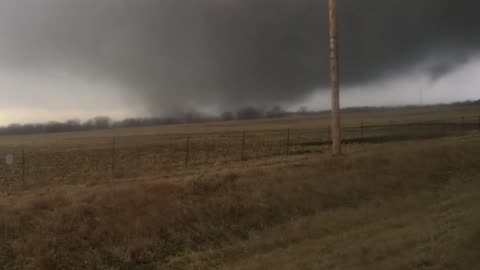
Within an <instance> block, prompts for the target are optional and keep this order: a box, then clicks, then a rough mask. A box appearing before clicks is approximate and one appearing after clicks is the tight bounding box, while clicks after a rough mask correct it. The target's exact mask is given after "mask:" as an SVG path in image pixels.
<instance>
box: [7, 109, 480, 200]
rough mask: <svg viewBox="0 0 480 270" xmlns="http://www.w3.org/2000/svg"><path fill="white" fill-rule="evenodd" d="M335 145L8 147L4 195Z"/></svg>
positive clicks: (185, 141) (292, 139) (244, 137)
mask: <svg viewBox="0 0 480 270" xmlns="http://www.w3.org/2000/svg"><path fill="white" fill-rule="evenodd" d="M472 131H480V116H479V117H460V118H451V119H444V120H434V121H426V122H411V123H405V122H398V123H396V122H390V123H388V124H384V125H376V124H374V125H369V124H368V122H366V121H362V122H361V123H360V125H356V126H346V127H344V128H343V133H344V140H343V143H344V144H375V143H385V142H393V141H404V140H419V139H431V138H439V137H447V136H455V135H462V134H466V133H469V132H472ZM330 145H331V140H330V128H329V127H326V128H303V129H293V128H287V129H282V130H278V129H277V130H262V131H229V132H220V133H219V132H214V133H202V134H185V135H136V136H123V137H120V136H119V137H113V138H106V137H98V138H77V139H75V138H73V139H68V140H65V141H62V142H59V143H58V144H48V145H43V146H10V147H2V148H0V158H1V159H3V160H1V159H0V190H2V191H9V190H23V189H28V188H32V187H37V186H44V185H47V184H52V183H59V184H94V183H99V182H109V181H119V180H122V179H132V178H139V177H154V176H174V175H177V174H181V173H183V172H185V171H186V170H191V169H193V168H199V167H203V166H228V163H232V162H242V161H249V160H258V159H262V158H269V157H279V156H291V155H299V154H308V153H319V152H322V151H326V150H328V149H329V147H330Z"/></svg>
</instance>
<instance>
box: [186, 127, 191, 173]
mask: <svg viewBox="0 0 480 270" xmlns="http://www.w3.org/2000/svg"><path fill="white" fill-rule="evenodd" d="M189 161H190V135H189V136H187V142H186V145H185V168H188V162H189Z"/></svg>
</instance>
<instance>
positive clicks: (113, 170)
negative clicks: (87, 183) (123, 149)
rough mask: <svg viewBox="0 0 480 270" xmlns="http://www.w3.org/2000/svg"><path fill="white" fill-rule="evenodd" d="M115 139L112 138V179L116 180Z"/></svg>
mask: <svg viewBox="0 0 480 270" xmlns="http://www.w3.org/2000/svg"><path fill="white" fill-rule="evenodd" d="M115 144H116V142H115V137H113V138H112V178H115Z"/></svg>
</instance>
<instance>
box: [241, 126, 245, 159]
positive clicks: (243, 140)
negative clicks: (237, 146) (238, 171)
mask: <svg viewBox="0 0 480 270" xmlns="http://www.w3.org/2000/svg"><path fill="white" fill-rule="evenodd" d="M241 158H242V161H245V131H243V132H242V156H241Z"/></svg>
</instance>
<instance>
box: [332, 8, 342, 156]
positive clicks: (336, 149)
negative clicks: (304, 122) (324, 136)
mask: <svg viewBox="0 0 480 270" xmlns="http://www.w3.org/2000/svg"><path fill="white" fill-rule="evenodd" d="M329 18H330V19H329V20H330V79H331V84H332V150H333V154H334V155H340V154H341V153H342V133H341V130H340V129H341V127H340V125H341V123H340V80H339V74H338V73H339V71H338V58H339V57H338V43H337V1H336V0H329Z"/></svg>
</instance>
